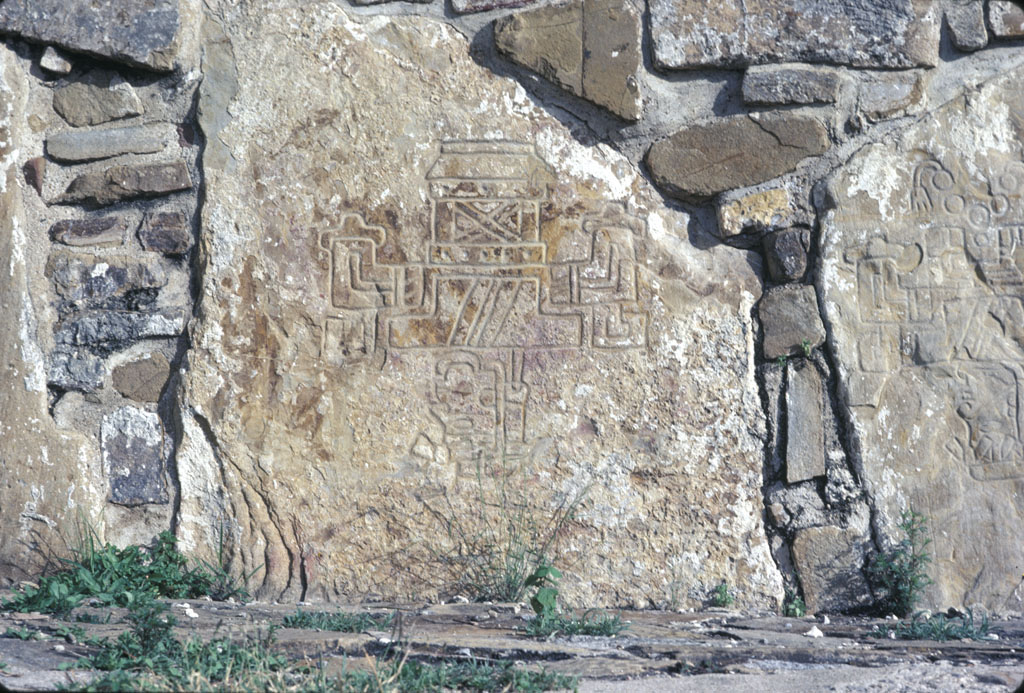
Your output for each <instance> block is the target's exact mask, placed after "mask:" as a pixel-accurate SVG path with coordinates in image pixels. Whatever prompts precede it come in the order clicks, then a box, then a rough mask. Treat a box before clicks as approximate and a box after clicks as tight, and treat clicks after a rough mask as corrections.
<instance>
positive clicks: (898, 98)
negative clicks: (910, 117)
mask: <svg viewBox="0 0 1024 693" xmlns="http://www.w3.org/2000/svg"><path fill="white" fill-rule="evenodd" d="M924 80H925V77H924V75H922V74H921V73H919V72H891V73H882V74H874V75H865V76H864V77H863V81H862V82H861V84H860V89H859V91H858V95H857V109H858V110H859V111H860V112H861V113H863V114H864V116H865V117H867V119H868V120H870V121H879V120H885V119H887V118H897V117H899V116H903V115H907V114H908V113H917V112H919V111H921V110H922V108H924V106H925V103H926V94H925V85H924Z"/></svg>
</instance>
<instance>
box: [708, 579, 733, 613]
mask: <svg viewBox="0 0 1024 693" xmlns="http://www.w3.org/2000/svg"><path fill="white" fill-rule="evenodd" d="M734 601H736V600H735V599H734V598H733V596H732V594H731V593H730V592H729V585H728V583H726V582H721V583H719V585H718V587H716V588H715V590H714V592H712V593H711V605H712V606H718V607H725V606H732V603H733V602H734Z"/></svg>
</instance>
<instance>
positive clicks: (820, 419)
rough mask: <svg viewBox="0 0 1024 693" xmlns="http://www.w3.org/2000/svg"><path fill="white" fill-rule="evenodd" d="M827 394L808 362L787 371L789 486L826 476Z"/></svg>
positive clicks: (787, 481)
mask: <svg viewBox="0 0 1024 693" xmlns="http://www.w3.org/2000/svg"><path fill="white" fill-rule="evenodd" d="M824 405H825V394H824V392H823V391H822V386H821V376H819V375H818V371H817V370H816V369H815V368H814V366H813V365H812V364H810V363H807V362H806V361H802V362H795V363H790V364H788V367H787V369H786V483H789V484H795V483H797V482H800V481H807V480H808V479H813V478H814V477H817V476H825V421H824V416H823V407H824Z"/></svg>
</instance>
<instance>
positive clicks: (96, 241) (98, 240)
mask: <svg viewBox="0 0 1024 693" xmlns="http://www.w3.org/2000/svg"><path fill="white" fill-rule="evenodd" d="M127 230H128V220H127V219H125V218H124V217H121V216H107V217H88V218H86V219H63V220H61V221H58V222H56V223H55V224H54V225H53V226H51V227H50V238H52V239H53V240H54V241H57V242H59V243H63V244H64V245H71V246H97V247H104V246H115V245H121V244H122V243H123V242H124V235H125V232H126V231H127Z"/></svg>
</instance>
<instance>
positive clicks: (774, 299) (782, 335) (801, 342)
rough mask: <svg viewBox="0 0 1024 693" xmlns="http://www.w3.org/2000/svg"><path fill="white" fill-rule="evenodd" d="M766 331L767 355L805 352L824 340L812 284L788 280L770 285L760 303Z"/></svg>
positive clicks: (762, 323)
mask: <svg viewBox="0 0 1024 693" xmlns="http://www.w3.org/2000/svg"><path fill="white" fill-rule="evenodd" d="M758 315H759V316H760V319H761V329H762V330H763V331H764V356H765V358H768V359H775V358H778V357H780V356H790V355H800V354H804V353H805V351H806V350H807V349H813V348H815V347H817V346H819V345H821V343H822V342H824V341H825V327H824V326H823V325H822V323H821V315H820V314H819V313H818V297H817V296H816V295H815V293H814V287H813V286H807V285H796V284H788V285H786V286H777V287H774V288H772V289H768V291H766V292H765V294H764V296H763V297H762V298H761V302H760V303H759V304H758Z"/></svg>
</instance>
